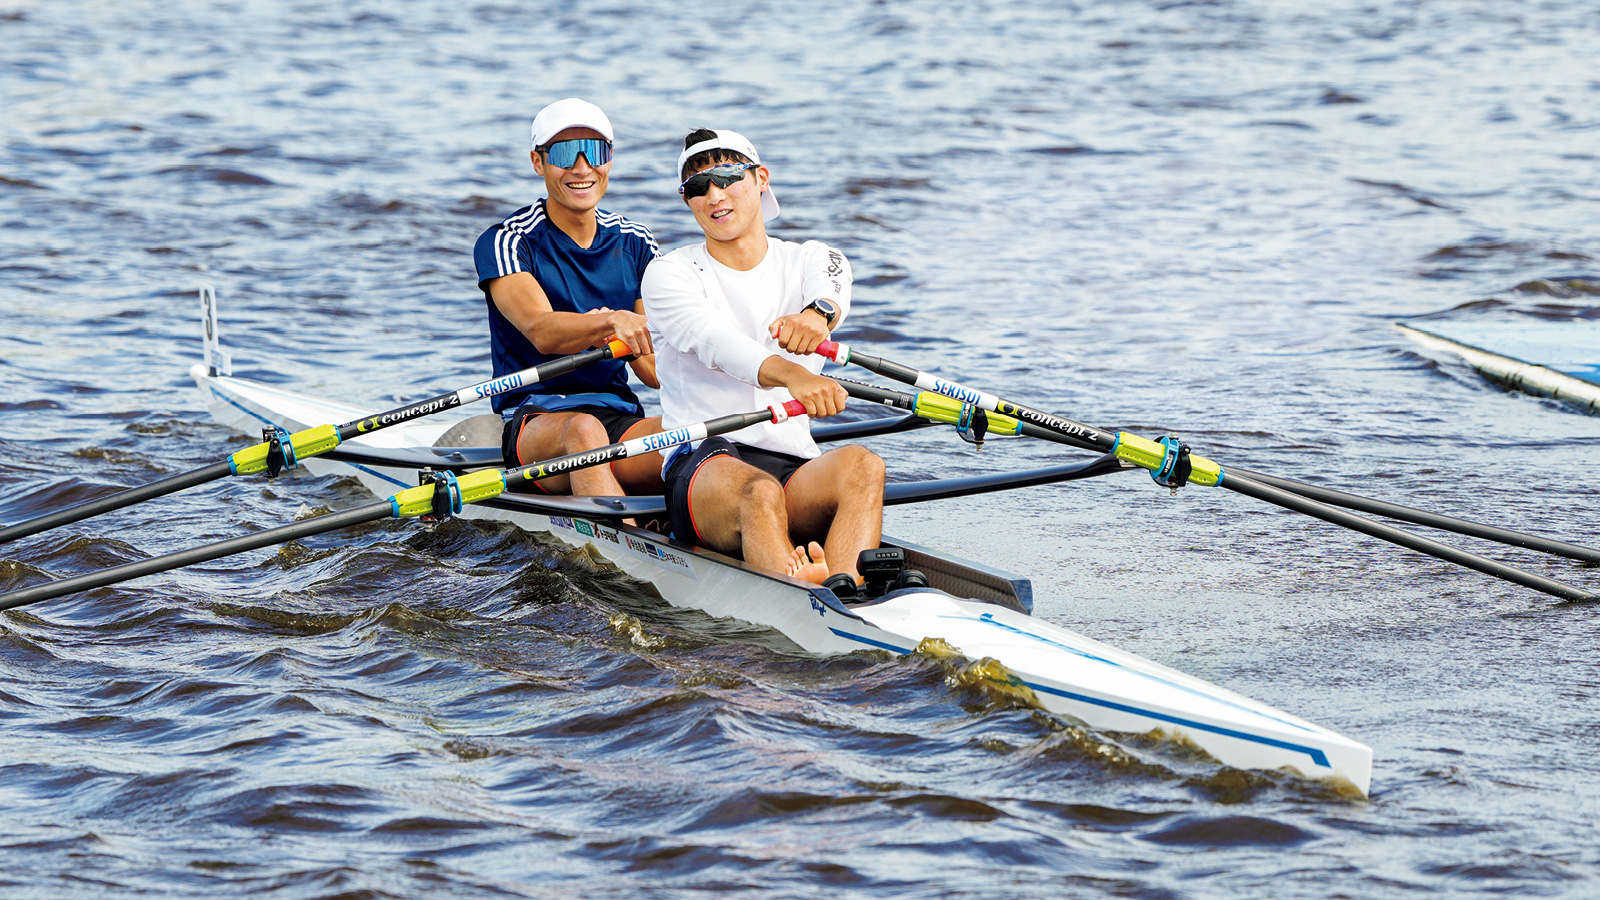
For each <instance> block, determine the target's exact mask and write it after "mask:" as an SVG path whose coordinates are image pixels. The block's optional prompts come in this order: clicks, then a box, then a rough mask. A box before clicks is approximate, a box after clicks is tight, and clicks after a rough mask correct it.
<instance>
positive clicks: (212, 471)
mask: <svg viewBox="0 0 1600 900" xmlns="http://www.w3.org/2000/svg"><path fill="white" fill-rule="evenodd" d="M630 352H631V351H630V350H629V349H628V345H627V344H624V343H623V342H622V341H618V340H613V341H611V342H610V343H608V344H607V345H606V346H604V347H598V348H596V349H593V350H585V351H583V352H582V353H574V354H572V355H571V356H564V357H562V358H560V359H553V360H551V361H550V362H547V363H545V364H543V365H539V366H532V367H530V368H527V369H523V370H522V371H520V372H513V373H511V374H510V375H505V376H502V377H500V378H492V379H490V380H488V381H482V382H479V383H477V384H474V385H472V386H470V387H464V388H462V389H460V390H458V391H450V392H448V393H444V394H440V395H438V396H437V397H430V398H428V399H427V400H423V401H420V402H418V403H412V404H408V405H406V406H401V407H396V408H395V409H391V410H389V411H388V412H382V413H378V414H377V415H374V416H367V417H365V418H362V419H357V420H355V421H353V422H346V423H344V424H343V425H319V426H316V427H314V428H307V429H305V430H304V431H298V432H295V433H294V434H291V435H289V436H288V437H287V438H286V439H285V441H284V443H285V444H286V445H287V446H285V447H284V454H285V456H286V457H288V458H291V459H294V460H300V459H305V458H308V457H312V456H317V455H319V454H322V453H326V452H328V451H329V450H332V449H333V448H334V447H337V446H339V444H340V443H342V442H344V441H347V440H349V439H350V438H353V437H356V436H358V435H363V434H371V433H372V432H374V431H377V430H379V429H381V428H388V427H389V426H390V425H398V424H399V423H401V422H409V421H411V420H412V419H419V418H421V417H423V416H430V415H433V414H434V413H436V412H440V411H442V410H446V409H452V408H454V407H457V406H460V405H462V404H464V403H472V402H474V401H477V400H482V399H484V398H486V397H494V396H498V395H500V394H504V393H508V392H510V391H515V390H518V389H519V388H521V387H523V386H525V385H530V384H538V383H539V382H541V381H547V380H549V379H551V378H555V377H556V376H558V375H565V374H567V373H568V372H572V371H574V370H576V369H580V368H582V367H584V366H586V365H589V364H590V363H594V362H600V361H602V360H607V359H620V358H622V357H624V356H627V355H628V354H629V353H630ZM270 452H271V445H270V444H267V443H260V444H256V445H255V446H253V447H247V448H245V449H243V450H240V451H238V452H236V453H234V454H232V455H230V456H229V457H228V458H227V459H226V460H224V461H223V462H220V463H214V464H212V465H209V466H205V467H202V468H199V469H195V470H193V471H189V472H183V473H181V474H178V475H173V476H171V477H169V478H163V479H161V480H160V481H153V482H151V483H149V484H146V485H140V486H139V487H135V488H128V489H127V490H123V491H119V492H117V493H115V494H111V495H110V496H106V497H101V498H100V499H98V500H90V501H89V502H87V503H80V504H78V505H77V506H73V507H70V508H68V509H61V510H56V511H55V512H53V513H48V514H46V515H43V516H39V517H38V518H35V519H30V520H28V521H26V522H18V523H17V524H15V525H10V526H8V527H6V528H0V544H4V543H8V542H10V541H14V540H17V539H18V538H25V537H27V536H29V535H33V534H38V533H39V532H41V531H48V530H50V529H52V528H59V527H61V526H62V525H70V524H71V523H73V522H77V521H80V520H82V519H87V518H91V517H93V516H98V515H101V514H103V513H108V512H112V511H114V510H118V509H123V508H124V507H128V506H132V505H133V504H135V503H143V502H144V501H146V500H153V499H155V498H156V497H164V496H166V495H167V494H173V493H177V492H178V491H181V490H185V489H188V488H191V487H195V486H197V485H202V484H205V483H207V482H210V481H216V480H217V479H219V478H225V477H227V476H229V475H249V474H254V473H256V472H262V471H266V470H267V468H268V460H267V457H268V455H269V453H270Z"/></svg>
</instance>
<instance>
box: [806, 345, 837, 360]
mask: <svg viewBox="0 0 1600 900" xmlns="http://www.w3.org/2000/svg"><path fill="white" fill-rule="evenodd" d="M811 352H813V353H815V354H817V355H818V356H826V357H827V358H829V359H831V360H833V361H835V362H838V360H839V342H838V341H823V342H822V343H820V344H818V345H817V349H815V350H813V351H811Z"/></svg>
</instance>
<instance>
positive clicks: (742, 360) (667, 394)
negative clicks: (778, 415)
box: [641, 129, 884, 600]
mask: <svg viewBox="0 0 1600 900" xmlns="http://www.w3.org/2000/svg"><path fill="white" fill-rule="evenodd" d="M678 177H679V178H682V179H683V183H682V185H681V186H680V187H679V189H678V190H679V193H681V194H682V195H683V199H684V202H685V203H686V204H688V206H689V209H690V211H692V212H693V213H694V217H695V221H696V222H697V223H699V225H700V228H701V230H702V231H703V232H705V238H706V239H705V241H704V243H699V244H695V245H693V246H689V247H684V248H681V249H679V250H676V251H673V252H672V253H669V254H667V255H665V256H663V257H661V258H659V259H657V260H655V261H654V262H652V263H651V264H650V266H649V268H647V269H646V270H645V275H644V281H643V283H642V286H641V294H642V296H643V301H644V310H645V317H646V321H648V322H649V326H650V332H651V337H652V342H653V343H654V346H655V350H656V375H657V377H658V378H659V379H660V382H661V414H662V426H663V429H664V430H671V429H673V428H676V427H679V426H682V425H688V424H690V423H693V422H699V421H703V420H706V419H711V418H715V417H717V416H721V415H726V414H727V413H728V411H730V410H742V409H757V408H760V407H763V406H767V405H770V404H774V403H782V402H783V401H785V400H788V399H790V398H791V397H792V398H793V399H795V400H799V401H800V402H801V403H802V404H804V405H805V408H806V413H807V416H806V417H800V418H795V419H791V420H789V421H787V422H782V423H777V424H771V423H768V424H762V425H756V426H753V427H751V428H748V429H745V430H743V431H738V432H734V433H733V434H731V435H729V436H727V437H718V438H710V439H708V440H705V441H702V442H700V444H699V445H698V446H694V447H684V448H680V449H679V451H677V452H675V453H672V454H671V455H669V456H668V457H667V459H666V461H665V464H664V466H663V470H662V477H663V478H664V479H665V480H666V483H667V511H668V514H669V515H670V516H671V519H672V529H673V534H674V536H675V537H677V538H678V539H679V540H683V541H688V542H692V543H697V544H700V545H702V546H705V547H709V548H711V549H713V550H717V551H719V552H722V553H729V554H742V555H743V557H744V559H745V561H746V562H748V563H750V564H752V565H756V566H761V567H763V568H766V569H772V570H776V571H780V572H785V573H787V574H789V575H792V576H795V577H798V578H802V579H804V580H807V581H811V582H813V583H820V584H823V585H824V586H826V587H828V588H830V589H832V590H833V591H834V593H835V594H837V595H838V596H839V598H840V599H841V600H849V599H853V598H855V597H856V594H857V585H859V584H860V582H861V577H860V575H859V573H858V572H857V568H856V559H857V556H858V554H860V552H861V551H862V550H867V549H871V548H875V547H877V546H878V540H879V537H880V535H881V533H882V528H883V480H884V468H883V460H882V459H880V458H879V457H878V456H877V455H876V454H874V453H873V452H871V451H870V450H867V449H866V448H864V447H859V446H854V445H850V446H845V447H840V448H837V449H834V450H830V451H828V452H827V453H822V452H821V451H820V450H819V449H818V448H817V445H816V443H815V442H814V441H812V439H811V433H810V427H809V425H810V422H809V417H817V418H821V417H824V416H831V415H834V414H835V413H837V412H839V411H840V410H842V409H844V406H845V401H846V400H847V397H848V395H847V394H846V393H845V390H844V388H842V387H840V385H839V384H838V382H836V381H834V380H833V379H831V378H826V377H823V376H822V375H821V374H819V373H820V372H821V370H822V364H823V358H822V357H820V356H816V355H812V351H813V350H815V349H816V347H817V345H818V344H819V343H821V342H822V341H824V340H827V339H828V336H829V334H830V333H831V332H832V330H833V329H835V328H837V327H838V326H839V324H840V323H841V322H842V321H843V320H844V318H845V316H846V315H848V314H849V311H850V264H849V263H848V262H846V261H845V258H844V254H842V253H840V252H839V251H837V250H835V249H833V248H831V247H828V246H827V245H825V244H822V243H819V242H817V241H807V242H806V243H804V244H797V243H794V242H792V241H783V240H779V239H777V238H771V237H768V236H767V231H766V222H767V221H768V220H770V219H773V218H776V217H777V215H778V201H777V199H776V198H775V197H774V196H773V193H772V188H771V185H770V183H769V179H770V177H771V175H770V173H769V171H768V170H767V168H766V167H765V166H763V165H762V164H761V157H760V156H758V155H757V153H756V148H755V146H754V145H753V144H751V143H750V141H749V140H747V139H746V138H745V137H744V136H743V135H741V134H739V133H737V132H733V131H720V130H718V131H713V130H710V129H700V130H697V131H693V132H690V134H689V136H688V138H687V139H686V140H685V141H684V151H683V153H682V154H681V155H680V156H679V157H678Z"/></svg>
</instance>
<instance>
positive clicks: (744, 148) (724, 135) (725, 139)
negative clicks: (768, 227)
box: [678, 128, 778, 222]
mask: <svg viewBox="0 0 1600 900" xmlns="http://www.w3.org/2000/svg"><path fill="white" fill-rule="evenodd" d="M711 130H712V132H713V133H715V134H716V137H714V138H712V139H711V140H708V141H701V142H700V143H698V144H695V145H694V146H692V147H687V148H685V149H684V151H683V152H682V153H679V154H678V178H679V179H682V178H684V177H685V176H684V172H683V164H684V163H686V162H688V161H689V157H691V156H694V155H695V154H697V153H704V152H706V151H707V150H731V151H733V152H734V153H737V154H739V155H741V156H743V157H744V158H745V159H748V160H750V161H751V162H753V163H755V164H756V165H758V166H759V165H761V154H759V153H757V152H756V145H755V144H752V143H750V139H749V138H747V137H745V136H744V135H742V134H740V133H739V132H737V131H726V130H724V129H721V128H713V129H711ZM777 217H778V198H777V196H776V195H774V194H773V193H772V185H771V184H770V183H769V184H768V185H767V189H766V191H764V192H763V193H762V194H761V219H762V221H765V222H771V221H772V220H773V219H776V218H777Z"/></svg>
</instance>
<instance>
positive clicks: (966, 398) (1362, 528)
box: [816, 341, 1600, 601]
mask: <svg viewBox="0 0 1600 900" xmlns="http://www.w3.org/2000/svg"><path fill="white" fill-rule="evenodd" d="M816 352H817V353H819V354H821V355H822V356H825V357H827V358H829V359H832V360H833V361H834V362H836V363H838V364H839V365H849V364H854V365H857V366H860V367H861V368H863V369H866V370H868V371H869V372H876V373H877V374H879V375H882V376H884V377H886V378H892V379H894V380H896V381H900V382H903V383H905V384H910V385H915V386H916V387H918V388H922V389H923V390H926V391H933V392H935V393H939V394H943V395H945V396H947V397H953V398H955V399H957V400H960V401H962V402H964V403H970V404H972V405H973V406H975V407H978V408H979V409H984V410H988V411H990V412H998V413H1001V414H1002V415H1006V416H1010V417H1012V418H1015V419H1017V420H1018V421H1020V422H1023V423H1025V424H1031V425H1036V426H1039V427H1040V428H1043V429H1046V430H1048V431H1051V432H1054V433H1055V434H1056V435H1057V437H1058V440H1060V441H1061V442H1062V443H1066V444H1070V445H1072V446H1076V447H1082V448H1084V449H1086V450H1099V451H1101V452H1105V453H1110V454H1112V455H1114V456H1116V457H1117V458H1118V459H1121V460H1125V461H1127V462H1130V463H1133V464H1134V465H1136V466H1139V467H1140V468H1143V469H1149V470H1150V473H1151V477H1152V478H1154V479H1155V480H1156V482H1157V483H1158V484H1161V485H1164V486H1168V487H1171V488H1173V489H1174V490H1176V489H1177V488H1178V487H1180V486H1182V485H1183V484H1186V483H1188V482H1191V481H1192V482H1194V483H1196V484H1202V485H1216V486H1218V487H1225V488H1228V489H1229V490H1232V491H1236V492H1238V493H1241V494H1244V495H1246V496H1250V497H1255V498H1256V499H1258V500H1264V501H1266V502H1268V503H1272V504H1276V505H1278V506H1282V507H1284V508H1285V509H1291V510H1294V511H1296V512H1300V513H1305V514H1306V515H1309V516H1313V517H1315V518H1318V519H1322V520H1323V521H1325V522H1332V523H1333V524H1335V525H1342V526H1344V527H1345V528H1349V529H1352V530H1354V531H1359V532H1361V533H1363V534H1367V535H1371V536H1372V537H1376V538H1380V539H1382V540H1386V541H1389V542H1391V543H1394V544H1398V545H1400V546H1402V547H1406V548H1407V549H1411V550H1415V551H1417V552H1419V553H1425V554H1427V555H1429V556H1433V557H1436V558H1438V559H1443V560H1445V561H1447V562H1453V563H1455V564H1457V565H1460V566H1465V567H1466V568H1469V569H1473V570H1476V571H1478V572H1482V573H1484V574H1486V575H1492V576H1494V577H1496V578H1502V579H1505V580H1506V581H1510V582H1514V583H1516V584H1520V585H1522V586H1524V587H1529V588H1532V589H1534V590H1536V591H1542V592H1543V593H1546V594H1550V595H1552V596H1555V597H1560V598H1562V599H1564V600H1583V601H1588V600H1600V595H1597V594H1593V593H1591V592H1589V591H1585V590H1581V589H1579V588H1576V587H1573V586H1571V585H1568V584H1563V583H1562V582H1559V581H1556V580H1554V579H1550V578H1545V577H1544V576H1542V575H1535V574H1533V573H1532V572H1525V571H1523V570H1521V569H1517V568H1514V567H1512V566H1508V565H1505V564H1503V563H1499V562H1495V561H1494V560H1492V559H1487V558H1485V557H1482V556H1478V555H1477V554H1475V553H1468V552H1466V551H1465V550H1459V549H1457V548H1455V547H1451V546H1449V545H1447V544H1441V543H1439V542H1438V541H1434V540H1430V539H1429V538H1425V537H1421V536H1419V535H1414V534H1411V533H1409V532H1406V531H1402V530H1400V529H1398V528H1393V527H1391V526H1388V525H1384V524H1382V523H1380V522H1374V521H1372V520H1371V519H1367V518H1364V517H1362V516H1358V515H1355V514H1353V513H1347V512H1345V511H1343V510H1340V509H1336V508H1334V507H1332V506H1329V505H1327V504H1325V503H1320V502H1318V501H1316V500H1312V499H1310V498H1307V497H1302V496H1300V495H1297V494H1293V493H1290V492H1289V491H1286V490H1283V489H1281V488H1277V487H1273V486H1271V485H1268V484H1265V483H1263V482H1261V481H1258V480H1256V479H1254V478H1252V477H1250V476H1249V475H1246V474H1244V473H1243V472H1241V471H1238V470H1230V471H1227V472H1224V471H1223V468H1222V466H1221V465H1219V464H1217V463H1216V462H1214V461H1212V460H1209V459H1206V458H1205V457H1202V456H1195V455H1192V454H1191V453H1189V448H1188V447H1187V446H1186V445H1184V444H1182V443H1180V442H1179V441H1178V440H1176V438H1172V437H1168V438H1163V439H1162V440H1161V441H1160V442H1156V441H1152V440H1149V439H1148V438H1143V437H1140V436H1138V435H1135V434H1130V433H1128V432H1125V431H1121V432H1116V433H1113V432H1110V431H1106V430H1104V429H1102V428H1095V427H1094V426H1092V425H1084V424H1083V423H1081V422H1074V421H1072V420H1071V419H1065V418H1062V417H1060V416H1053V415H1050V414H1049V413H1046V412H1040V411H1039V410H1037V409H1033V408H1031V407H1027V406H1023V405H1022V404H1020V403H1014V402H1012V401H1010V400H1006V399H1004V398H1001V397H997V396H995V395H993V394H989V393H985V392H983V391H977V390H974V389H972V388H969V387H967V386H966V385H963V384H959V383H957V382H954V381H949V380H947V379H943V378H939V377H937V376H934V375H930V374H928V373H927V372H923V371H920V370H918V369H913V368H911V367H910V366H904V365H901V364H899V363H896V362H891V361H889V360H886V359H881V358H879V357H876V356H868V355H866V354H864V353H855V352H852V351H851V349H850V347H849V346H848V345H845V344H840V343H837V342H835V341H823V342H822V343H821V344H820V345H819V346H818V347H817V350H816Z"/></svg>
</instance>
